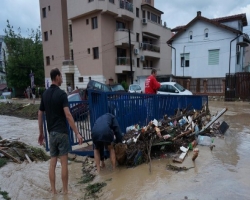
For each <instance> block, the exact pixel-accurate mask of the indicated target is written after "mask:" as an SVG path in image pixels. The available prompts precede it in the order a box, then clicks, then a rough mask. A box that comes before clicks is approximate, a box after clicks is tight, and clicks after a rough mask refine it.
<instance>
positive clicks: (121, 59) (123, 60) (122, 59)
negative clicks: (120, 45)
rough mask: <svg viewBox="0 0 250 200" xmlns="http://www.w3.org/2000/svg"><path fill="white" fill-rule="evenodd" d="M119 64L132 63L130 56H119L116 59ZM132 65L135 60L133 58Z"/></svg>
mask: <svg viewBox="0 0 250 200" xmlns="http://www.w3.org/2000/svg"><path fill="white" fill-rule="evenodd" d="M116 64H117V65H130V58H129V57H118V58H117V59H116ZM132 65H134V60H133V59H132Z"/></svg>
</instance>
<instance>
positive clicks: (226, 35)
mask: <svg viewBox="0 0 250 200" xmlns="http://www.w3.org/2000/svg"><path fill="white" fill-rule="evenodd" d="M244 26H247V18H246V14H238V15H233V16H227V17H222V18H216V19H208V18H205V17H203V16H201V12H200V11H198V12H197V16H196V17H195V18H194V19H193V20H192V21H190V22H189V23H188V24H187V25H185V26H179V27H176V28H174V29H172V32H176V33H175V34H174V36H173V37H172V38H171V39H170V40H168V41H167V43H168V44H169V46H171V47H172V74H173V75H174V76H177V77H183V78H184V77H190V78H192V79H197V82H196V84H201V87H203V82H204V80H205V81H208V82H209V81H210V84H211V83H212V82H213V83H214V84H218V85H222V84H221V83H220V82H222V80H224V79H225V75H226V74H227V73H229V74H232V73H236V72H243V71H244V53H243V52H244V48H245V47H246V46H248V43H250V40H249V37H248V35H246V34H244V33H243V32H242V31H243V27H244ZM193 84H194V83H193ZM191 85H192V83H191ZM219 87H220V86H219ZM199 88H200V87H199ZM208 89H209V88H208ZM221 89H222V87H220V88H219V90H220V91H219V92H221ZM197 92H201V91H197ZM215 92H216V91H215Z"/></svg>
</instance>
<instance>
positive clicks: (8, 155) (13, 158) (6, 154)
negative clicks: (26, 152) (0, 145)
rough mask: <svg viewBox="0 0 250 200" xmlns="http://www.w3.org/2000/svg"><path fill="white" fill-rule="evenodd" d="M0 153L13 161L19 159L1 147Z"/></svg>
mask: <svg viewBox="0 0 250 200" xmlns="http://www.w3.org/2000/svg"><path fill="white" fill-rule="evenodd" d="M0 153H2V154H3V155H5V156H6V157H8V158H11V159H12V160H13V161H14V162H16V163H20V161H19V160H17V159H16V158H15V157H13V156H12V155H10V154H8V153H6V152H5V151H3V150H2V149H0Z"/></svg>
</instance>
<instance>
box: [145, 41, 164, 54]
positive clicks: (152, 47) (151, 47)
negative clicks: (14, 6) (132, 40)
mask: <svg viewBox="0 0 250 200" xmlns="http://www.w3.org/2000/svg"><path fill="white" fill-rule="evenodd" d="M142 50H144V51H145V50H146V51H153V52H158V53H160V47H158V46H156V45H153V44H149V43H142Z"/></svg>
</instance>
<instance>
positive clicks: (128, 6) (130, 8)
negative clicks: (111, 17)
mask: <svg viewBox="0 0 250 200" xmlns="http://www.w3.org/2000/svg"><path fill="white" fill-rule="evenodd" d="M120 8H122V9H126V10H128V11H130V12H133V4H132V3H130V2H128V1H124V0H120Z"/></svg>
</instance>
